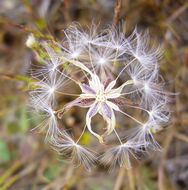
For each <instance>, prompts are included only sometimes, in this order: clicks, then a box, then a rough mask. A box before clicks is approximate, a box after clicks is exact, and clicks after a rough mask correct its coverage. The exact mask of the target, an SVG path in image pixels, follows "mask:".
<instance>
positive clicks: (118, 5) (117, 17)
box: [113, 0, 121, 25]
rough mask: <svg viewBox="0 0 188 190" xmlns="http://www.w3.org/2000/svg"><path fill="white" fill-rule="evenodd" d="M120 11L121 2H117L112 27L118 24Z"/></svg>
mask: <svg viewBox="0 0 188 190" xmlns="http://www.w3.org/2000/svg"><path fill="white" fill-rule="evenodd" d="M120 9H121V0H117V1H116V5H115V8H114V19H113V24H114V25H116V24H117V23H118V20H119V14H120Z"/></svg>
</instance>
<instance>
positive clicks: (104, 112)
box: [26, 24, 171, 169]
mask: <svg viewBox="0 0 188 190" xmlns="http://www.w3.org/2000/svg"><path fill="white" fill-rule="evenodd" d="M63 32H64V36H65V38H64V39H63V40H62V41H55V40H39V39H35V38H34V36H33V35H30V37H29V39H28V40H29V42H27V43H26V44H30V41H31V39H30V38H31V37H32V42H36V43H37V45H35V44H32V49H33V51H34V55H35V58H36V59H37V60H38V61H39V62H40V63H41V64H40V66H37V68H34V69H33V70H32V76H33V78H34V79H35V81H34V82H32V83H31V84H30V97H31V98H30V100H31V101H30V102H31V103H30V105H31V106H32V107H33V108H34V111H35V112H37V113H40V114H42V115H43V116H45V118H44V121H43V122H42V123H41V124H39V125H38V126H37V127H36V128H35V129H39V131H45V132H46V141H49V142H50V144H51V145H52V147H53V149H54V150H56V151H57V152H58V153H59V154H61V155H63V156H64V157H70V158H71V160H72V161H73V162H74V163H77V164H79V165H80V164H84V165H85V167H86V168H87V169H91V167H92V166H94V164H96V163H98V162H102V163H104V164H106V165H111V166H115V165H116V164H119V166H120V167H122V166H125V167H126V168H130V167H131V163H130V156H131V155H132V156H133V157H135V158H137V156H138V155H139V154H140V153H146V152H148V151H149V150H151V149H153V150H160V149H161V148H160V145H159V144H158V142H157V141H156V140H155V138H154V133H156V132H157V131H160V130H162V129H163V126H164V125H166V123H167V122H168V120H169V117H170V111H169V109H168V106H167V105H168V102H169V98H168V97H169V95H170V94H171V93H169V92H167V91H166V90H164V82H163V81H162V79H161V76H160V75H159V69H160V64H159V59H160V58H161V50H160V48H159V47H156V46H155V45H153V46H151V44H150V38H149V33H148V32H138V30H137V28H135V30H134V31H133V33H132V34H131V35H130V36H128V37H127V36H126V34H125V25H121V26H119V27H117V28H114V27H113V29H112V28H110V27H108V28H107V29H105V30H102V32H98V28H97V26H95V25H93V26H92V27H91V28H88V30H87V29H86V30H84V29H83V28H82V27H81V26H80V25H78V24H73V25H72V26H70V27H68V28H67V29H65V30H64V31H63ZM36 47H37V48H36ZM73 85H77V87H79V88H80V93H71V92H69V91H70V90H71V89H72V88H74V87H73ZM63 95H66V96H68V97H70V98H71V99H72V101H70V102H68V103H66V104H65V105H63V106H62V105H61V104H60V97H61V96H63ZM73 107H79V108H85V109H87V113H86V114H85V118H83V121H85V125H84V126H83V129H82V133H81V135H80V136H79V137H78V138H77V139H75V138H74V137H73V135H72V134H71V133H69V130H67V127H65V123H64V122H63V118H64V115H65V113H66V112H68V111H69V110H70V109H71V108H73ZM96 115H101V117H100V119H102V120H104V129H103V133H102V134H100V133H99V132H98V131H97V129H96V128H97V127H96V125H94V124H93V123H92V118H93V117H95V116H96ZM128 120H131V121H132V122H131V125H130V123H129V122H128ZM86 130H88V131H89V132H90V133H91V135H93V136H94V137H96V139H98V141H99V143H100V144H101V145H102V146H104V147H105V148H107V151H104V152H102V155H100V153H101V151H98V152H97V153H96V152H94V151H93V150H90V149H89V147H85V145H84V146H82V145H81V143H80V142H81V139H82V137H83V135H84V133H85V132H86ZM76 136H77V135H76ZM110 137H112V138H110ZM114 137H116V139H117V141H115V140H114ZM114 142H116V145H114Z"/></svg>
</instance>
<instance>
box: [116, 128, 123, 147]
mask: <svg viewBox="0 0 188 190" xmlns="http://www.w3.org/2000/svg"><path fill="white" fill-rule="evenodd" d="M114 132H115V134H116V136H117V138H118V140H119V142H120V144H121V145H123V143H122V141H121V139H120V137H119V135H118V133H117V131H116V130H115V129H114Z"/></svg>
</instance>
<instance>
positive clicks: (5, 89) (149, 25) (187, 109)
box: [0, 0, 188, 190]
mask: <svg viewBox="0 0 188 190" xmlns="http://www.w3.org/2000/svg"><path fill="white" fill-rule="evenodd" d="M187 8H188V2H187V1H186V0H120V1H115V0H0V190H7V189H8V190H9V189H10V190H40V189H43V190H60V189H63V190H158V189H159V190H186V189H188V44H187V42H188V32H187V31H188V11H187ZM118 20H125V21H126V28H127V34H130V33H131V31H132V30H133V29H134V27H135V25H137V26H138V27H139V28H141V29H149V31H150V35H151V40H155V41H157V43H158V44H161V47H162V49H163V51H164V57H163V59H162V60H161V63H163V64H162V66H161V74H162V75H163V76H164V79H165V81H166V82H167V85H166V86H167V89H168V90H169V91H171V92H180V94H179V95H177V96H175V98H174V99H173V102H172V105H171V109H172V110H173V113H172V117H171V120H170V121H169V124H168V126H167V127H166V129H165V130H163V131H162V132H160V133H159V134H156V138H157V140H158V141H159V142H160V144H161V146H162V147H163V148H164V149H163V152H155V153H152V154H151V155H150V156H149V157H147V158H145V159H143V160H140V161H137V162H133V168H132V169H131V171H129V172H128V171H127V170H125V169H124V168H122V169H119V168H118V167H117V168H116V169H115V170H114V171H113V172H112V173H108V170H107V169H106V168H105V167H103V166H98V167H96V168H94V169H93V170H92V172H90V173H89V172H88V171H86V170H85V169H83V168H82V167H79V168H74V167H73V166H72V165H71V164H68V163H66V162H62V161H59V159H58V157H57V155H56V153H55V152H54V151H52V149H51V148H50V147H49V145H48V144H45V143H44V136H42V135H40V134H38V133H35V132H33V131H31V129H32V128H33V127H34V126H36V124H37V122H38V121H37V120H36V119H32V118H33V114H32V112H31V111H30V110H29V108H28V105H27V100H28V93H27V76H29V75H28V71H29V69H30V65H31V61H32V51H31V50H30V49H28V48H27V47H26V45H25V41H26V39H27V37H28V35H29V34H30V33H31V32H33V31H34V32H35V31H40V32H41V33H43V34H46V35H47V34H49V33H50V34H51V35H53V36H55V37H57V38H59V39H60V38H61V35H62V29H65V28H66V27H67V26H69V24H71V23H72V22H73V21H77V22H79V23H81V24H82V25H83V26H86V25H87V26H90V25H91V23H92V21H94V22H95V23H98V22H100V24H101V25H102V26H103V25H106V24H113V23H114V24H116V23H117V22H118ZM73 112H74V110H73ZM74 114H77V112H76V111H75V113H74ZM66 120H67V121H66V122H73V123H75V124H76V120H74V118H73V117H72V116H71V115H67V117H66Z"/></svg>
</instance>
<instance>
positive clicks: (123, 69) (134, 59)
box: [115, 58, 136, 80]
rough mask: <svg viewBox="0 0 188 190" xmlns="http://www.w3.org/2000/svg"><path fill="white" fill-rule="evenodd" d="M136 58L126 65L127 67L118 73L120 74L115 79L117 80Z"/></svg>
mask: <svg viewBox="0 0 188 190" xmlns="http://www.w3.org/2000/svg"><path fill="white" fill-rule="evenodd" d="M135 60H136V58H134V59H133V60H131V61H130V62H129V63H128V64H127V65H125V67H124V68H123V69H122V70H121V72H120V73H119V74H118V76H117V77H116V79H115V80H117V79H118V78H119V77H120V75H121V74H122V73H123V71H124V70H125V69H126V68H127V67H128V66H129V65H130V64H131V63H132V62H134V61H135Z"/></svg>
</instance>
